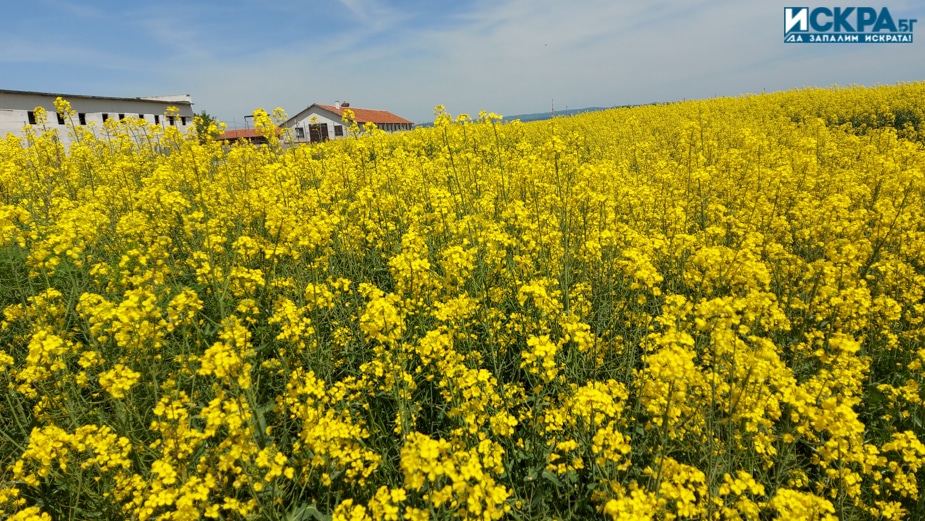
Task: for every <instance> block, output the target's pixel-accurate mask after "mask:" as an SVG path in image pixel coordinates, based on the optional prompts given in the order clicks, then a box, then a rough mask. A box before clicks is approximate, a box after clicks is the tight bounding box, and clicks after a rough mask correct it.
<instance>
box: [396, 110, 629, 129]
mask: <svg viewBox="0 0 925 521" xmlns="http://www.w3.org/2000/svg"><path fill="white" fill-rule="evenodd" d="M631 106H634V105H620V106H616V107H584V108H580V109H568V110H562V111H556V114H555V116H556V117H562V116H574V115H575V114H581V113H584V112H597V111H600V110H608V109H614V108H625V107H631ZM552 117H553V115H552V112H534V113H532V114H515V115H513V116H504V118H503V119H502V121H504V122H505V123H508V122H511V121H516V120H520V121H521V122H523V123H528V122H530V121H543V120H545V119H552ZM433 125H434V124H433V122H425V123H415V124H414V126H415V127H432V126H433Z"/></svg>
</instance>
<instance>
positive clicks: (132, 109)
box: [0, 89, 193, 144]
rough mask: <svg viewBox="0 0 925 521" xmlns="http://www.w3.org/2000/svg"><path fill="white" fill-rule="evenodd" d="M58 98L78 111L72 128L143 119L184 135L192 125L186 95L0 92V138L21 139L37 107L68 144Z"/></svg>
mask: <svg viewBox="0 0 925 521" xmlns="http://www.w3.org/2000/svg"><path fill="white" fill-rule="evenodd" d="M58 97H61V98H63V99H65V100H67V101H68V102H69V103H70V104H71V108H72V109H74V111H75V112H77V116H76V118H74V121H73V124H74V125H75V126H80V125H88V124H90V123H96V125H97V127H100V126H102V124H103V122H104V121H106V120H108V119H120V120H121V119H126V118H131V117H135V118H143V119H144V120H146V121H148V122H150V123H154V124H155V125H162V126H165V127H166V126H168V125H173V126H176V127H177V128H179V129H180V131H181V132H185V131H186V129H187V128H189V127H190V126H191V125H192V124H193V101H192V97H191V96H190V95H189V94H181V95H176V96H152V97H146V98H109V97H105V96H82V95H76V94H51V93H47V92H24V91H15V90H2V89H0V137H4V136H6V135H7V134H13V135H15V136H20V137H22V135H23V133H22V128H23V127H24V126H25V125H34V124H35V123H36V121H35V114H34V110H35V108H36V107H42V108H44V109H45V112H46V113H47V119H48V121H47V123H46V126H47V127H48V128H49V129H55V128H57V129H59V132H58V135H59V136H61V140H62V142H64V143H65V144H67V143H68V141H69V138H68V135H67V127H66V123H67V121H65V119H64V118H62V117H61V116H60V115H57V112H56V111H55V99H57V98H58ZM168 107H176V109H177V110H178V111H179V112H178V113H177V115H176V116H167V115H165V113H166V112H167V108H168Z"/></svg>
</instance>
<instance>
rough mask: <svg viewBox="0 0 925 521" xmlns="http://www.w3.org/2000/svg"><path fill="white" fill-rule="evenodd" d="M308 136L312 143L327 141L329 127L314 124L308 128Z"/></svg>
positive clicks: (323, 124) (324, 124)
mask: <svg viewBox="0 0 925 521" xmlns="http://www.w3.org/2000/svg"><path fill="white" fill-rule="evenodd" d="M308 134H309V138H310V139H311V142H312V143H321V142H322V141H327V140H328V125H327V124H326V123H312V124H311V125H309V126H308Z"/></svg>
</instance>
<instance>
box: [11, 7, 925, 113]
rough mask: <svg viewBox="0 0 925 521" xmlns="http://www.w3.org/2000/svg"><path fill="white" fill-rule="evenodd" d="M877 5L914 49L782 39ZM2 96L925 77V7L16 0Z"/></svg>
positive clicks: (517, 88)
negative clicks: (804, 19)
mask: <svg viewBox="0 0 925 521" xmlns="http://www.w3.org/2000/svg"><path fill="white" fill-rule="evenodd" d="M793 5H808V6H809V7H817V6H827V7H835V6H851V5H855V6H860V5H870V6H872V7H876V8H880V7H884V6H885V7H887V8H889V10H890V12H891V14H892V15H893V17H894V18H917V19H918V20H920V22H919V23H918V25H916V26H915V31H914V35H915V39H916V42H915V43H912V44H855V45H844V44H842V45H832V44H823V45H818V44H817V45H808V44H804V45H797V44H785V43H783V18H784V17H783V8H784V7H785V6H793ZM3 11H4V13H3V19H4V21H3V30H2V31H0V89H10V90H30V91H41V92H54V93H67V94H88V95H102V96H118V97H136V96H149V95H165V94H191V95H192V97H193V102H194V109H195V110H196V111H197V112H198V111H201V110H206V111H207V112H209V113H211V114H213V115H215V116H217V117H218V118H219V119H221V120H223V121H226V122H227V123H228V124H229V127H235V126H242V125H243V123H244V119H243V117H244V115H245V114H249V113H251V112H252V111H253V109H254V108H257V107H261V108H266V109H268V110H272V109H273V108H275V107H282V108H283V109H285V110H286V111H287V112H288V113H289V114H291V115H294V114H295V113H297V112H299V111H300V110H301V109H303V108H305V107H307V106H308V105H310V104H312V103H315V102H319V103H333V102H334V101H335V100H347V101H349V102H350V103H351V104H352V105H353V106H356V107H363V108H374V109H383V110H389V111H392V112H394V113H396V114H398V115H400V116H403V117H405V118H407V119H410V120H412V121H415V122H424V121H431V120H432V119H433V107H434V106H435V105H437V104H443V105H446V107H447V110H448V111H449V112H450V113H452V114H459V113H470V114H473V115H474V114H477V113H478V111H479V110H488V111H493V112H497V113H499V114H504V115H511V114H522V113H532V112H542V111H547V110H550V108H551V105H552V103H553V101H554V103H555V107H556V110H557V111H561V110H565V108H566V107H570V108H580V107H587V106H614V105H624V104H637V103H648V102H654V101H673V100H680V99H693V98H709V97H714V96H734V95H738V94H745V93H755V92H761V91H762V89H764V90H767V91H775V90H784V89H790V88H795V87H806V86H829V85H834V84H838V85H848V84H861V85H874V84H878V83H879V84H892V83H896V82H900V81H921V80H925V2H922V1H921V0H889V1H888V2H886V3H877V4H873V3H869V2H867V3H865V2H860V3H858V2H848V3H832V2H829V3H816V4H809V3H807V2H794V1H793V0H774V1H764V0H762V1H742V0H699V1H698V0H694V1H680V0H665V1H656V2H638V1H632V2H630V1H622V0H601V1H598V0H572V1H568V2H566V1H562V0H529V1H528V0H455V1H446V2H443V1H425V0H340V1H330V2H320V1H314V2H313V1H304V2H299V1H295V0H272V1H261V0H222V1H217V0H184V1H177V0H158V1H157V2H154V1H148V0H136V1H124V0H122V1H111V0H99V1H93V0H80V1H78V0H31V1H17V2H5V3H4V6H3Z"/></svg>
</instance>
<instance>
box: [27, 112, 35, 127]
mask: <svg viewBox="0 0 925 521" xmlns="http://www.w3.org/2000/svg"><path fill="white" fill-rule="evenodd" d="M28 114H29V124H30V125H35V111H32V110H30V111H29V113H28Z"/></svg>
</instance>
